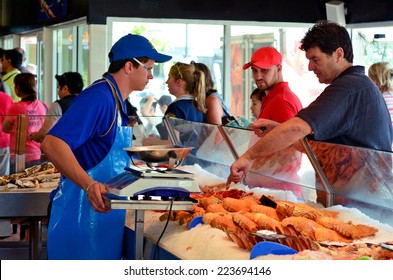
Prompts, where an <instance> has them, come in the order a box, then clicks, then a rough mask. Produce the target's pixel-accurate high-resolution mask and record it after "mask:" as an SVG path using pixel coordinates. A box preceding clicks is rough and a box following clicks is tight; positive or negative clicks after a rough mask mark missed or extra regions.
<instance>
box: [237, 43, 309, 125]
mask: <svg viewBox="0 0 393 280" xmlns="http://www.w3.org/2000/svg"><path fill="white" fill-rule="evenodd" d="M281 63H282V56H281V54H280V53H279V52H278V51H277V50H276V49H275V48H273V47H263V48H260V49H258V50H257V51H256V52H255V53H254V54H253V55H252V57H251V61H250V62H249V63H246V64H245V65H244V66H243V69H244V70H245V69H248V68H250V67H251V70H252V76H253V78H254V81H255V84H256V85H257V87H258V88H259V89H260V90H263V91H265V92H266V96H265V97H264V98H263V99H262V107H261V111H260V113H259V116H258V119H267V120H272V121H274V122H276V123H282V122H284V121H286V120H288V119H290V118H293V117H294V116H295V115H296V114H297V113H298V112H299V111H300V110H301V109H302V104H301V102H300V100H299V98H298V97H297V96H296V94H294V93H293V92H292V91H291V89H290V88H289V86H288V83H287V82H284V81H283V76H282V64H281ZM259 122H260V121H259ZM259 122H258V124H256V128H258V127H260V126H261V124H259ZM265 123H266V124H267V122H266V121H265ZM269 123H270V122H269ZM250 128H253V125H251V126H250Z"/></svg>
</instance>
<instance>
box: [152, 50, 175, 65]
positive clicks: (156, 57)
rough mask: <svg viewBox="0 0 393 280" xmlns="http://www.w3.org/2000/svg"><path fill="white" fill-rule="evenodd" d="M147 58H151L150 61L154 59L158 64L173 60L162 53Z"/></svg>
mask: <svg viewBox="0 0 393 280" xmlns="http://www.w3.org/2000/svg"><path fill="white" fill-rule="evenodd" d="M147 57H148V58H150V59H153V60H154V61H155V62H158V63H162V62H167V61H169V60H171V59H172V56H170V55H166V54H162V53H159V52H157V53H156V54H154V55H149V56H147Z"/></svg>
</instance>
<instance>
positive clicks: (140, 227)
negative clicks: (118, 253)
mask: <svg viewBox="0 0 393 280" xmlns="http://www.w3.org/2000/svg"><path fill="white" fill-rule="evenodd" d="M144 219H145V210H135V259H136V260H143V241H144V222H145V221H144Z"/></svg>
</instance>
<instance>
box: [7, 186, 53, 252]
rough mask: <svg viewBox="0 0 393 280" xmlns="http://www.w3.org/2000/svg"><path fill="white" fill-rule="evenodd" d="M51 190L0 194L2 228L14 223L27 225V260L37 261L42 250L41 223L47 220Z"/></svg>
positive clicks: (42, 189)
mask: <svg viewBox="0 0 393 280" xmlns="http://www.w3.org/2000/svg"><path fill="white" fill-rule="evenodd" d="M51 191H52V189H44V188H41V189H37V190H33V191H32V190H26V191H23V190H20V191H19V190H18V191H16V192H12V191H4V192H0V205H1V207H0V221H1V224H2V225H3V226H4V227H7V224H8V226H10V224H11V223H12V222H14V221H18V222H23V223H28V224H29V225H30V230H29V258H30V259H38V258H39V256H40V255H41V250H42V223H43V221H46V219H47V209H48V204H49V194H50V192H51Z"/></svg>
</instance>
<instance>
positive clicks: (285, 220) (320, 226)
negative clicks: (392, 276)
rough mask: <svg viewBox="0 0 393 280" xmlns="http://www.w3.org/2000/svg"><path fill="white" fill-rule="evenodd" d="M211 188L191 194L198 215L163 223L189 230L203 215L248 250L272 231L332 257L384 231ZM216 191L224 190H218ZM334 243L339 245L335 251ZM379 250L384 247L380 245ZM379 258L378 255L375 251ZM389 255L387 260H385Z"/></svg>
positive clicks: (182, 213)
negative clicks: (173, 224) (176, 224)
mask: <svg viewBox="0 0 393 280" xmlns="http://www.w3.org/2000/svg"><path fill="white" fill-rule="evenodd" d="M205 189H206V190H207V193H201V194H191V196H192V197H193V198H194V199H196V200H198V204H197V205H195V206H194V210H193V211H172V214H171V215H169V214H168V212H165V213H163V214H162V216H161V217H160V220H161V221H164V220H166V219H170V220H174V221H178V222H179V225H184V224H185V225H186V226H187V228H188V226H189V225H190V223H191V221H192V219H193V218H195V217H197V216H201V217H202V221H203V223H204V224H205V225H210V226H211V227H212V228H216V229H219V230H222V231H224V232H225V233H226V235H227V237H228V238H229V239H230V240H231V241H233V242H235V243H236V244H237V246H238V247H240V248H242V249H246V250H252V248H253V246H254V245H255V244H256V243H258V242H261V241H265V240H268V241H271V240H272V239H271V238H269V239H265V237H263V236H264V235H261V234H258V232H261V231H270V232H273V233H275V235H276V236H280V238H277V239H276V240H274V241H276V242H279V243H281V244H283V245H287V246H289V247H291V248H293V249H295V250H298V251H299V252H300V251H304V250H314V251H315V250H319V251H320V250H322V251H323V250H325V251H326V250H327V251H329V252H330V251H331V252H330V255H331V256H332V257H333V255H334V254H339V253H337V251H339V250H338V249H337V248H343V247H344V246H351V245H352V244H354V242H355V241H357V243H361V242H359V240H361V238H365V237H372V236H374V235H375V234H376V233H377V232H378V229H377V228H375V227H372V226H369V225H363V224H353V223H351V222H344V221H341V220H339V215H340V213H339V212H336V211H330V210H325V209H316V208H313V207H311V206H309V205H306V204H303V203H294V202H290V201H284V200H277V201H275V200H274V198H273V197H269V198H270V199H271V200H273V201H274V202H275V205H276V206H275V208H274V207H271V206H267V205H263V204H261V201H263V200H262V199H261V198H258V197H255V196H254V194H253V193H252V192H245V191H242V190H237V189H230V190H223V189H221V188H218V187H217V186H214V188H208V187H205ZM213 189H218V190H217V191H212V190H213ZM261 236H262V237H261ZM332 244H339V246H338V247H337V248H336V249H332V248H334V246H333V245H332ZM329 246H330V247H329ZM332 246H333V247H332ZM375 248H379V247H378V246H377V245H375ZM375 248H374V249H375ZM378 250H380V255H381V258H386V256H390V255H389V254H388V253H386V252H384V250H382V249H378ZM349 251H350V250H348V252H349ZM374 251H375V250H374ZM374 251H373V252H374ZM343 252H345V250H344V249H342V251H340V254H341V255H342V254H344V253H343ZM370 254H371V253H370ZM373 254H374V256H375V255H376V253H375V252H374V253H373ZM383 254H385V255H384V256H385V257H382V255H383ZM392 257H393V256H392Z"/></svg>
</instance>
